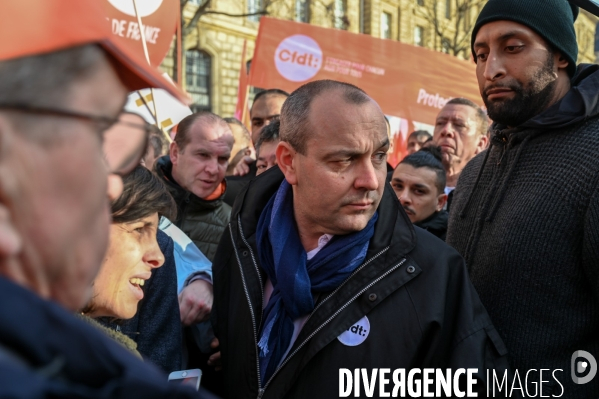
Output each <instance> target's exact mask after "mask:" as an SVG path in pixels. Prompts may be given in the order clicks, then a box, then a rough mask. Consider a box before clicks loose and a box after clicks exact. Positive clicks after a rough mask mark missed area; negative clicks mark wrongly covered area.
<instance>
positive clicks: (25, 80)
mask: <svg viewBox="0 0 599 399" xmlns="http://www.w3.org/2000/svg"><path fill="white" fill-rule="evenodd" d="M0 14H2V15H3V17H4V18H5V21H4V22H3V24H2V25H0V37H2V38H4V39H6V38H11V40H3V41H2V44H0V147H1V148H2V154H1V155H0V198H1V200H0V275H1V277H0V301H1V302H2V303H3V304H4V306H2V307H0V397H7V398H8V397H10V398H47V397H56V398H59V397H61V398H67V397H78V398H99V397H103V398H132V397H144V398H176V397H180V398H192V397H196V396H195V395H196V393H194V392H193V391H192V390H189V388H186V387H183V386H171V385H169V384H168V383H167V381H166V376H165V375H163V374H161V373H159V372H158V370H156V369H155V368H154V367H152V366H150V365H146V364H144V363H143V362H142V361H141V360H139V359H136V358H135V357H134V356H133V355H131V354H130V353H128V352H127V351H126V350H125V349H123V348H122V347H121V346H120V345H119V344H118V343H116V342H114V341H113V340H111V339H110V338H108V337H107V336H106V335H105V334H103V333H102V332H101V331H98V330H97V329H95V328H94V327H93V326H90V325H88V324H86V323H85V322H83V321H82V320H78V319H77V318H76V317H75V316H74V315H73V314H72V313H71V312H75V311H77V310H78V309H81V308H82V307H83V306H84V305H85V303H87V301H88V300H89V298H90V294H91V290H92V287H91V282H92V281H93V280H94V278H95V277H96V274H97V272H98V270H99V268H100V265H101V263H102V260H103V259H104V254H105V252H106V248H107V245H108V236H109V235H108V232H109V229H110V200H114V199H116V198H117V197H118V196H119V195H120V192H121V189H122V182H121V180H120V178H119V176H118V175H116V174H111V175H109V172H113V173H114V172H118V173H119V174H123V175H124V174H126V173H128V172H129V171H130V170H131V169H132V168H133V167H134V166H135V165H137V164H138V163H139V161H140V160H141V157H142V156H143V153H144V150H145V146H146V138H147V134H148V131H149V129H148V128H147V126H146V125H133V124H128V123H123V122H120V121H119V120H118V116H119V114H120V113H121V111H122V107H123V104H124V103H125V100H126V96H127V92H128V91H129V90H136V89H142V88H145V87H148V86H154V87H156V86H158V87H161V88H163V89H166V90H169V91H171V92H172V93H175V90H173V87H172V86H171V85H170V83H168V82H166V81H165V80H163V78H162V77H161V75H160V74H159V73H158V71H156V70H154V69H151V68H150V67H149V66H148V65H147V63H146V62H145V60H143V58H142V57H138V56H137V55H135V54H132V53H131V52H130V51H129V50H128V49H127V48H126V47H124V46H122V45H121V44H120V43H119V42H117V41H113V37H114V36H113V35H112V32H111V31H110V27H109V25H108V24H107V23H106V16H105V14H104V12H103V10H102V7H101V6H100V5H98V4H97V2H95V1H91V0H81V1H77V2H68V1H59V0H43V1H40V0H22V1H18V2H2V3H0ZM28 21H29V22H30V23H28ZM32 24H33V25H32ZM32 26H34V28H33V27H32ZM64 26H68V27H69V29H60V28H61V27H64ZM40 32H44V34H43V35H42V34H40ZM125 85H126V86H125ZM175 94H176V93H175ZM113 124H118V125H121V126H123V127H126V128H127V129H125V130H126V133H127V134H122V135H120V134H118V132H117V134H114V135H109V134H107V133H106V129H108V128H109V127H110V126H111V125H113ZM103 141H104V148H105V149H106V150H108V149H110V151H103V148H102V144H101V143H102V142H103Z"/></svg>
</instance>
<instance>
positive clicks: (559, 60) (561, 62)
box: [553, 51, 570, 71]
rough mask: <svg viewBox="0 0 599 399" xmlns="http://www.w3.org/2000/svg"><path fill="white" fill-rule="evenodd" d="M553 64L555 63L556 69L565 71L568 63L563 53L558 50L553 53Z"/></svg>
mask: <svg viewBox="0 0 599 399" xmlns="http://www.w3.org/2000/svg"><path fill="white" fill-rule="evenodd" d="M553 64H554V65H555V68H557V69H558V71H559V70H560V69H562V70H564V71H565V70H566V68H567V67H568V65H570V63H569V62H568V60H567V59H566V57H564V56H563V54H562V53H560V52H559V51H556V52H555V54H554V55H553Z"/></svg>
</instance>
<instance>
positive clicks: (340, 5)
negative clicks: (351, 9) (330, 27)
mask: <svg viewBox="0 0 599 399" xmlns="http://www.w3.org/2000/svg"><path fill="white" fill-rule="evenodd" d="M333 16H334V18H335V28H337V29H347V27H348V26H349V21H348V20H347V0H335V9H334V14H333Z"/></svg>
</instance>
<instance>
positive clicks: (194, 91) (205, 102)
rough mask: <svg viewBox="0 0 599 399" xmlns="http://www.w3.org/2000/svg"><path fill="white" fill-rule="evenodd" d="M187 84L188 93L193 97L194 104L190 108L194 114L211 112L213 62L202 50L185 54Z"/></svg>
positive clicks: (189, 51)
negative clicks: (211, 72)
mask: <svg viewBox="0 0 599 399" xmlns="http://www.w3.org/2000/svg"><path fill="white" fill-rule="evenodd" d="M185 62H186V65H185V72H186V73H185V83H186V86H187V87H186V88H187V92H188V93H189V94H190V95H191V99H192V101H193V103H192V104H191V106H190V108H191V110H192V111H193V112H198V111H210V110H211V109H212V104H211V101H210V71H211V68H212V65H211V64H212V60H211V58H210V56H209V55H208V54H207V53H205V52H204V51H201V50H187V51H186V52H185Z"/></svg>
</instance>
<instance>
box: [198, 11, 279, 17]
mask: <svg viewBox="0 0 599 399" xmlns="http://www.w3.org/2000/svg"><path fill="white" fill-rule="evenodd" d="M206 14H213V15H226V16H227V17H251V16H254V15H268V11H266V10H262V11H256V12H251V13H248V14H229V13H228V12H223V11H211V10H209V11H206V12H205V13H204V14H203V15H206Z"/></svg>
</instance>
